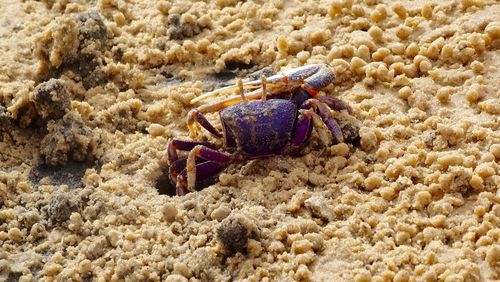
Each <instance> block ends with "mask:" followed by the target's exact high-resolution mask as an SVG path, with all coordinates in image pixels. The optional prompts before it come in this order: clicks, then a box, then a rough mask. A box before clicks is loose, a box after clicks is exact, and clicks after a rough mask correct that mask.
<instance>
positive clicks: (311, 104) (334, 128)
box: [301, 99, 344, 143]
mask: <svg viewBox="0 0 500 282" xmlns="http://www.w3.org/2000/svg"><path fill="white" fill-rule="evenodd" d="M301 109H305V110H307V109H313V110H314V111H317V112H318V114H319V116H320V117H321V119H322V120H323V123H324V124H325V125H326V126H327V127H328V129H329V130H330V132H331V133H332V135H333V137H334V138H335V141H336V142H337V143H340V142H343V141H344V136H343V135H342V131H341V129H340V126H339V125H338V124H337V122H336V121H335V119H334V118H333V115H332V113H331V112H330V109H329V108H328V106H327V105H326V104H325V103H323V102H321V101H319V100H317V99H309V100H307V101H305V102H304V104H302V106H301Z"/></svg>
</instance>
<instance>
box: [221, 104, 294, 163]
mask: <svg viewBox="0 0 500 282" xmlns="http://www.w3.org/2000/svg"><path fill="white" fill-rule="evenodd" d="M296 117H297V106H296V105H295V104H294V103H293V102H291V101H290V100H281V99H272V100H267V101H261V100H259V101H249V102H243V103H240V104H236V105H233V106H230V107H227V108H225V109H223V110H221V111H220V118H221V122H222V127H223V132H224V139H225V143H226V147H227V148H228V149H230V150H231V149H234V150H240V151H241V153H243V154H244V155H246V157H247V158H262V157H265V156H271V155H276V154H280V153H281V152H282V151H283V149H284V148H285V147H286V146H287V145H288V144H289V143H290V140H291V136H292V132H293V127H294V124H295V121H296Z"/></svg>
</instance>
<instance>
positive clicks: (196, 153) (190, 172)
mask: <svg viewBox="0 0 500 282" xmlns="http://www.w3.org/2000/svg"><path fill="white" fill-rule="evenodd" d="M197 157H198V158H202V159H205V160H207V161H209V162H214V163H216V164H218V165H220V166H222V167H223V166H226V165H227V164H229V163H230V162H231V161H232V158H231V156H230V155H228V154H225V153H222V152H218V151H216V150H214V149H211V148H209V147H206V146H204V145H197V146H195V147H194V148H193V149H192V150H191V151H190V152H189V155H188V158H187V161H186V170H187V189H188V190H189V191H194V188H195V186H196V176H197V171H198V170H197V168H198V167H197V165H196V158H197Z"/></svg>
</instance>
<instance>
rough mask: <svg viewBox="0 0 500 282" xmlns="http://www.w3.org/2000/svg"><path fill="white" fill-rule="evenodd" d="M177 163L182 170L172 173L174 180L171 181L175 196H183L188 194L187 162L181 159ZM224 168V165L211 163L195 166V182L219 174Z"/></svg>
mask: <svg viewBox="0 0 500 282" xmlns="http://www.w3.org/2000/svg"><path fill="white" fill-rule="evenodd" d="M178 162H180V164H179V167H180V168H182V170H180V172H178V171H177V172H176V173H173V174H175V180H173V182H174V183H175V187H176V194H177V196H183V195H186V194H187V193H188V192H189V190H188V189H187V168H186V163H187V160H186V159H182V160H178ZM224 167H225V165H222V164H219V163H216V162H211V161H206V162H203V163H199V164H196V181H198V182H200V181H204V180H207V179H209V178H210V177H212V176H214V175H215V174H217V173H219V172H220V171H221V170H222V169H223V168H224ZM172 177H173V175H172Z"/></svg>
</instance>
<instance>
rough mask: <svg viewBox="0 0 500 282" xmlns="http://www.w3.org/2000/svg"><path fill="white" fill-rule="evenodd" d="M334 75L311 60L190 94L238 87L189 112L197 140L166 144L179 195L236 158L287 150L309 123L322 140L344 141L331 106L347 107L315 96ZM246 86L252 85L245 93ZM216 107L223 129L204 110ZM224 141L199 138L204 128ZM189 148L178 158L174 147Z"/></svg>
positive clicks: (299, 141)
mask: <svg viewBox="0 0 500 282" xmlns="http://www.w3.org/2000/svg"><path fill="white" fill-rule="evenodd" d="M334 79H335V74H334V73H333V70H332V69H331V68H330V67H329V66H328V65H326V64H312V65H305V66H302V67H298V68H294V69H290V70H287V71H284V72H282V73H279V74H277V75H273V76H270V77H267V78H266V77H264V76H262V77H261V79H260V80H254V81H249V82H245V83H243V82H242V81H241V80H239V81H238V84H237V85H231V86H228V87H224V88H221V89H217V90H214V91H212V92H208V93H205V94H203V95H201V96H199V97H197V98H194V99H193V100H191V103H192V104H194V103H197V102H199V101H201V100H204V99H207V98H209V97H213V96H216V95H219V94H227V93H231V92H233V93H234V92H239V95H236V96H233V97H229V98H226V99H223V100H222V101H218V102H215V103H211V104H205V105H201V106H200V107H198V108H195V109H192V110H191V111H190V112H189V113H188V117H187V127H188V129H189V131H190V133H191V136H192V137H194V138H195V140H182V139H178V138H173V139H172V140H171V141H170V142H169V143H168V145H167V160H168V164H169V178H170V180H171V182H172V184H173V185H175V187H176V194H177V195H178V196H181V195H185V194H187V193H188V192H193V191H196V190H200V189H201V188H203V183H204V182H206V181H207V180H208V179H211V178H213V177H214V176H216V175H217V174H218V173H220V172H221V171H222V170H223V169H224V168H225V167H227V166H228V165H229V164H231V163H233V162H235V161H238V160H251V159H258V158H265V157H270V156H274V155H278V154H286V153H289V152H291V151H297V150H299V149H300V148H302V147H303V145H305V144H306V143H307V141H308V140H309V137H310V136H311V132H312V128H313V127H316V128H317V132H318V134H319V136H320V138H321V140H322V141H323V142H324V143H328V142H329V140H332V139H333V141H334V142H335V143H339V142H343V140H344V137H343V134H342V131H341V129H340V126H339V125H338V124H337V122H336V121H335V119H334V117H333V114H332V112H331V110H336V111H342V110H346V111H347V112H349V113H352V109H351V107H350V106H349V105H348V104H347V103H345V102H343V101H342V100H340V99H337V98H334V97H331V96H318V91H319V90H321V89H323V88H325V87H326V86H328V85H329V84H330V83H332V82H333V80H334ZM245 90H251V91H250V92H249V93H244V92H245ZM214 112H219V116H220V121H221V125H222V132H221V131H219V130H218V129H216V128H215V127H214V126H213V125H212V124H211V123H210V122H209V121H208V120H207V119H206V118H205V116H204V114H206V113H214ZM201 128H204V129H206V130H207V131H208V132H210V133H211V134H212V135H213V136H214V137H216V138H219V139H220V138H222V139H223V145H217V144H215V143H212V142H207V141H198V140H199V139H200V138H201V136H202V129H201ZM328 135H331V136H332V137H333V138H331V137H329V136H328ZM178 150H179V151H188V152H189V153H188V154H187V158H180V157H179V156H178V153H177V151H178Z"/></svg>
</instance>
